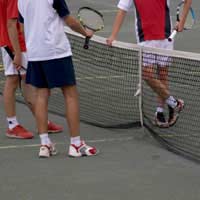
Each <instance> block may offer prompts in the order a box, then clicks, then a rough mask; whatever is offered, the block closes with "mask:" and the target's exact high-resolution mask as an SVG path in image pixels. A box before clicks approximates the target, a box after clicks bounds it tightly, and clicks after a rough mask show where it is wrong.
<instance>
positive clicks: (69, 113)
mask: <svg viewBox="0 0 200 200" xmlns="http://www.w3.org/2000/svg"><path fill="white" fill-rule="evenodd" d="M62 92H63V95H64V98H65V106H66V120H67V123H68V127H69V131H70V136H71V137H77V136H79V135H80V117H79V100H78V91H77V89H76V86H65V87H63V88H62Z"/></svg>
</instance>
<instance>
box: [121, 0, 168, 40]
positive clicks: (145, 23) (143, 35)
mask: <svg viewBox="0 0 200 200" xmlns="http://www.w3.org/2000/svg"><path fill="white" fill-rule="evenodd" d="M133 3H134V5H135V16H136V20H135V30H136V36H137V41H138V42H143V41H147V40H164V39H166V38H168V37H169V36H170V33H171V19H170V13H169V0H120V1H119V3H118V8H120V9H122V10H124V11H128V10H129V9H130V8H131V6H132V5H133Z"/></svg>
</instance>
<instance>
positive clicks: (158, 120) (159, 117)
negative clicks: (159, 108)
mask: <svg viewBox="0 0 200 200" xmlns="http://www.w3.org/2000/svg"><path fill="white" fill-rule="evenodd" d="M154 122H155V125H156V126H158V127H160V128H168V127H169V124H168V122H167V121H166V120H165V116H164V113H163V112H156V113H155V120H154Z"/></svg>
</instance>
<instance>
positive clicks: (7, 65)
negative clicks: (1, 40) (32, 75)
mask: <svg viewBox="0 0 200 200" xmlns="http://www.w3.org/2000/svg"><path fill="white" fill-rule="evenodd" d="M1 52H2V60H3V66H4V74H5V76H8V75H15V74H16V75H17V74H18V71H17V70H16V68H15V66H14V65H13V61H12V59H11V58H10V56H9V55H8V53H7V52H6V50H5V49H4V48H3V47H1ZM27 65H28V58H27V54H26V53H25V52H23V53H22V66H23V67H24V68H25V69H27ZM20 73H21V74H25V73H26V72H25V70H23V69H21V70H20Z"/></svg>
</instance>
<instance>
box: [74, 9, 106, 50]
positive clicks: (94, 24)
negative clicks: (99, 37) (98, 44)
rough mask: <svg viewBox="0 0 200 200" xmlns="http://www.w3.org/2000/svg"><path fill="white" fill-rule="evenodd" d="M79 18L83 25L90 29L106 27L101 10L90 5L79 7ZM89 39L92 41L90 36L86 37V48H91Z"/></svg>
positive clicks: (98, 29)
mask: <svg viewBox="0 0 200 200" xmlns="http://www.w3.org/2000/svg"><path fill="white" fill-rule="evenodd" d="M78 20H79V21H80V23H81V25H82V26H83V27H84V28H86V29H89V30H91V31H93V32H97V31H100V30H102V29H103V28H104V19H103V15H102V14H101V13H100V12H99V11H97V10H95V9H93V8H89V7H81V8H79V10H78ZM89 41H90V37H86V38H85V44H84V46H83V48H84V49H88V48H89Z"/></svg>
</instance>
